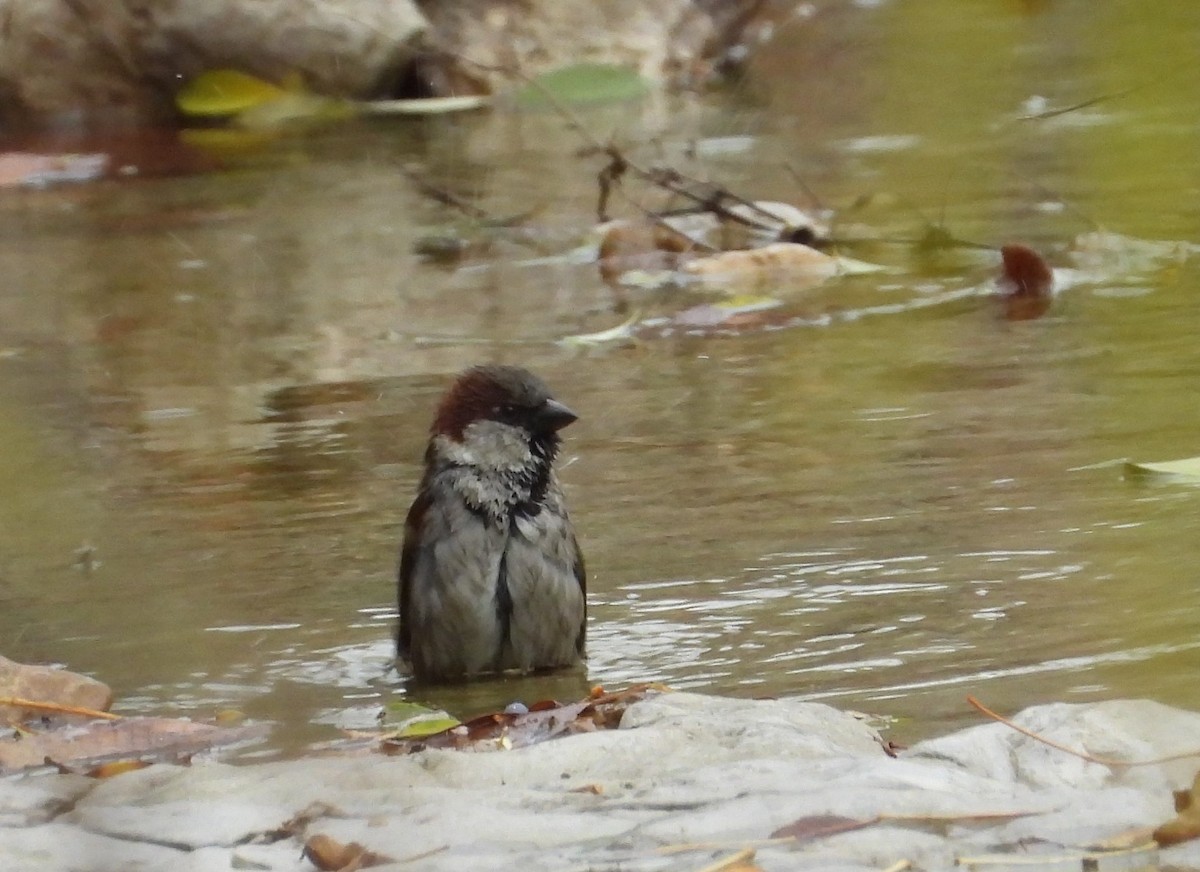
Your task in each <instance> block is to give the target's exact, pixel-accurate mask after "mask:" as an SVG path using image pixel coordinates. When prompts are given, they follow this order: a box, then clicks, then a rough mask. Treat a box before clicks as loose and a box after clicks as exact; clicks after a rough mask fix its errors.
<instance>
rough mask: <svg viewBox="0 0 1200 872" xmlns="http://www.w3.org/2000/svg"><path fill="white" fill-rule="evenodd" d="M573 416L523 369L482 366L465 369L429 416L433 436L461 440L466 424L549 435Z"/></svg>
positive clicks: (535, 377) (572, 419) (571, 419)
mask: <svg viewBox="0 0 1200 872" xmlns="http://www.w3.org/2000/svg"><path fill="white" fill-rule="evenodd" d="M578 417H579V416H578V415H576V414H575V413H574V412H572V411H571V410H570V409H569V408H567V407H566V406H565V405H563V404H562V403H560V402H559V401H558V400H556V399H554V397H553V396H551V394H550V389H549V388H548V387H547V386H546V383H545V382H543V381H542V380H541V379H540V378H538V377H537V376H536V375H534V374H533V373H531V372H529V371H528V370H526V369H522V368H521V367H519V366H504V365H499V364H487V365H483V366H476V367H472V368H471V369H468V370H467V371H466V372H464V373H463V374H462V375H460V376H459V377H458V379H457V380H455V382H454V384H453V385H451V387H450V390H449V391H447V392H446V396H445V397H443V398H442V402H441V404H440V405H439V406H438V410H437V414H436V415H435V416H434V419H433V427H432V433H433V435H435V436H446V437H449V438H451V439H453V440H455V441H461V440H462V438H463V432H464V431H465V430H466V429H467V428H468V427H469V426H471V424H474V423H475V422H477V421H499V422H500V423H503V424H509V425H512V426H514V427H522V428H524V429H525V430H527V431H529V433H530V434H531V435H544V436H550V435H552V434H554V433H557V432H558V431H559V430H561V429H562V428H563V427H566V426H567V425H568V424H570V423H571V422H573V421H575V420H576V419H577V418H578Z"/></svg>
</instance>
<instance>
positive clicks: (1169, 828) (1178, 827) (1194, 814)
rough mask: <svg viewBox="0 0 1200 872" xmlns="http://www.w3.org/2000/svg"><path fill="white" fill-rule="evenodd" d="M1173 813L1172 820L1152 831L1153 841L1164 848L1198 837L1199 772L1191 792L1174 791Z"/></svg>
mask: <svg viewBox="0 0 1200 872" xmlns="http://www.w3.org/2000/svg"><path fill="white" fill-rule="evenodd" d="M1175 811H1177V812H1178V814H1177V815H1175V818H1174V819H1173V820H1169V821H1167V822H1166V823H1165V824H1163V825H1162V826H1161V827H1159V828H1158V829H1156V830H1155V831H1154V841H1156V842H1158V844H1159V845H1160V846H1162V847H1164V848H1165V847H1167V846H1168V845H1178V844H1179V843H1180V842H1187V841H1190V840H1191V839H1195V838H1197V837H1200V772H1197V773H1196V780H1195V781H1193V782H1192V787H1191V790H1177V791H1175Z"/></svg>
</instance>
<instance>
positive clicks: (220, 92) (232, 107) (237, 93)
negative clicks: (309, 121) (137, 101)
mask: <svg viewBox="0 0 1200 872" xmlns="http://www.w3.org/2000/svg"><path fill="white" fill-rule="evenodd" d="M287 94H288V91H286V90H285V89H283V88H281V87H279V86H278V85H275V84H272V83H271V82H268V81H265V80H263V79H260V78H258V77H257V76H251V75H250V74H248V73H243V72H239V71H238V70H208V71H207V72H203V73H201V74H200V75H199V76H197V77H196V78H194V79H192V81H190V82H188V83H187V85H185V86H184V88H183V90H181V91H180V92H179V93H178V94H176V95H175V105H176V106H178V107H179V111H181V112H183V113H184V114H185V115H198V116H204V117H223V116H226V115H236V114H237V113H238V112H244V111H245V110H246V109H250V108H252V107H254V106H261V105H262V104H263V103H270V102H271V101H272V100H278V99H280V98H281V97H284V96H286V95H287Z"/></svg>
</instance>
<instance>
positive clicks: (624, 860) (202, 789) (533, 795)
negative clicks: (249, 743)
mask: <svg viewBox="0 0 1200 872" xmlns="http://www.w3.org/2000/svg"><path fill="white" fill-rule="evenodd" d="M1018 720H1019V721H1020V723H1022V724H1025V725H1026V726H1028V727H1030V728H1031V729H1037V730H1038V731H1039V732H1042V733H1044V734H1047V735H1050V736H1052V737H1054V738H1055V739H1056V740H1059V741H1063V742H1065V743H1067V744H1070V745H1072V746H1075V745H1079V746H1080V747H1087V748H1088V749H1089V750H1091V751H1092V752H1093V753H1102V754H1104V755H1107V756H1113V757H1119V758H1121V759H1134V758H1136V759H1146V758H1149V757H1155V756H1162V755H1165V754H1170V753H1180V752H1182V751H1185V750H1192V749H1193V748H1194V745H1195V736H1196V735H1198V734H1200V733H1198V732H1197V726H1198V725H1200V715H1195V714H1191V713H1188V712H1181V711H1177V710H1174V709H1167V708H1165V707H1163V706H1159V705H1157V704H1155V703H1145V702H1122V703H1101V704H1096V705H1078V706H1060V705H1051V706H1040V707H1037V708H1034V709H1030V710H1028V711H1026V712H1024V713H1022V714H1021V715H1020V716H1019V717H1018ZM1033 745H1034V743H1032V740H1030V739H1028V738H1027V737H1024V736H1021V735H1020V734H1017V733H1015V732H1014V731H1012V730H1011V729H1009V728H1007V727H1003V726H1000V725H989V726H985V727H978V728H974V729H970V730H965V731H963V732H961V733H958V734H955V735H953V736H948V737H945V738H943V739H938V740H934V741H930V742H923V743H921V744H920V745H918V746H916V747H915V748H914V749H913V750H912V751H910V752H909V753H907V754H905V755H903V756H902V757H901V758H900V759H894V758H891V757H888V756H886V755H884V754H883V753H882V751H881V750H880V747H879V744H878V742H877V739H876V736H875V734H874V733H873V732H872V731H871V730H870V729H869V728H867V727H866V726H864V725H863V724H862V723H861V722H860V721H858V720H856V719H855V718H853V717H851V716H849V715H845V714H842V713H840V712H837V711H835V710H833V709H831V708H828V707H826V706H820V705H812V704H806V703H800V702H796V701H790V700H779V701H770V702H747V701H739V700H727V699H716V698H711V697H704V696H700V695H696V694H686V693H677V694H667V695H663V696H659V697H653V698H650V699H647V700H646V701H644V702H641V703H638V704H636V705H634V706H632V707H631V708H630V709H629V711H628V712H627V714H626V717H625V719H624V721H623V723H622V729H620V730H612V731H604V732H596V733H585V734H582V735H576V736H568V737H565V738H561V739H557V740H554V741H551V742H547V743H544V744H541V745H534V746H530V747H526V748H521V749H518V750H512V751H495V752H478V753H475V752H469V751H468V752H464V751H424V752H420V753H417V754H413V755H410V756H406V757H378V756H374V755H372V756H367V757H361V756H360V757H344V758H322V759H310V760H293V761H284V762H274V763H267V764H260V765H251V766H229V765H223V764H207V765H195V766H192V767H188V768H182V767H172V766H162V765H160V766H153V767H150V768H149V769H144V770H140V771H137V772H131V773H127V774H125V775H121V776H118V777H115V778H112V779H109V780H107V781H103V782H99V783H96V784H95V786H94V787H92V788H91V789H90V790H89V789H88V788H87V786H86V785H85V784H81V783H80V781H79V780H77V779H76V780H71V779H61V777H50V778H47V779H45V780H44V781H43V780H40V779H26V780H24V781H20V782H3V783H0V788H2V789H0V810H3V809H5V808H7V809H10V813H9V814H10V816H9V817H8V818H6V819H5V820H6V821H8V822H9V823H10V825H9V826H8V827H0V869H26V868H29V869H34V868H36V869H38V870H46V872H65V870H76V869H79V870H82V869H87V870H89V872H93V870H98V872H107V870H110V869H112V870H114V872H115V870H117V869H120V870H122V872H124V870H126V869H139V868H145V869H158V868H171V869H180V870H185V872H209V870H217V869H221V870H226V869H230V868H240V869H261V870H278V872H301V870H304V872H311V864H309V863H308V862H307V861H304V860H302V859H301V857H300V851H301V848H302V846H303V844H304V842H305V840H306V839H308V838H310V837H312V836H314V835H317V834H320V835H324V836H328V837H330V838H333V839H336V840H338V841H340V842H343V843H345V842H351V841H354V842H359V843H360V844H362V845H364V846H366V847H367V848H368V849H370V850H372V851H375V852H377V853H380V854H383V855H386V856H388V857H390V858H392V859H393V860H394V861H395V862H394V863H389V864H387V865H384V866H380V867H375V868H379V869H381V870H384V872H387V870H396V872H400V870H408V869H421V870H422V872H443V870H444V872H451V870H454V872H459V870H462V869H472V870H492V869H495V870H509V869H513V868H520V869H523V870H531V872H541V870H545V872H551V870H555V872H556V870H561V869H587V868H592V869H618V868H619V869H621V870H622V872H675V870H681V872H683V870H694V869H697V868H701V867H703V866H704V865H705V864H706V863H709V862H712V861H713V860H715V859H718V858H721V857H725V856H728V855H729V854H731V853H733V852H734V851H736V850H737V849H738V848H740V847H742V846H745V845H751V846H755V847H756V850H757V856H756V858H755V862H756V863H757V865H758V866H759V867H760V868H762V869H764V870H767V872H773V870H781V872H782V870H789V872H791V870H814V872H815V870H845V872H861V870H865V869H880V868H885V867H887V866H889V865H891V864H892V863H895V862H896V861H898V860H908V861H910V862H912V863H914V864H917V865H918V866H919V867H921V868H924V869H950V868H952V867H953V866H954V864H955V862H956V860H957V859H958V858H959V857H962V856H977V855H981V854H996V853H999V854H1003V853H1014V854H1015V853H1018V852H1020V853H1022V856H1025V852H1027V851H1028V850H1029V848H1028V846H1030V845H1042V846H1045V849H1046V851H1047V852H1052V853H1056V854H1058V855H1062V856H1070V854H1071V852H1076V853H1079V851H1080V849H1079V848H1078V847H1077V846H1081V845H1087V844H1095V843H1099V842H1103V841H1105V840H1107V839H1111V838H1113V837H1114V836H1117V835H1118V834H1121V833H1124V832H1126V831H1129V830H1130V829H1132V828H1134V827H1142V826H1152V825H1155V824H1157V823H1161V822H1163V821H1165V820H1166V819H1168V818H1169V817H1171V815H1172V810H1171V794H1170V787H1171V786H1181V783H1190V781H1191V774H1192V773H1193V772H1194V770H1195V766H1196V765H1197V762H1196V761H1195V760H1192V761H1184V765H1182V766H1175V765H1174V764H1159V765H1154V766H1146V767H1109V766H1101V765H1098V764H1094V763H1087V762H1085V761H1080V760H1077V759H1075V758H1069V755H1065V754H1063V752H1061V751H1054V752H1053V753H1051V754H1043V753H1042V752H1041V751H1040V750H1039V749H1037V748H1035V747H1034V746H1033ZM1048 750H1052V749H1048ZM1064 757H1066V758H1069V759H1068V760H1063V759H1061V758H1064ZM26 792H27V793H28V794H29V795H28V796H27V797H26V796H24V795H23V794H24V793H26ZM72 802H73V803H74V808H73V810H62V809H65V808H67V807H68V806H70V804H71V803H72ZM56 803H58V804H57V805H56ZM0 813H2V812H0ZM301 813H302V814H301ZM298 814H299V815H300V817H299V818H297V817H296V816H297V815H298ZM48 815H57V816H56V817H55V818H54V820H53V822H52V823H49V824H42V825H36V821H38V820H41V819H44V818H45V817H46V816H48ZM809 819H812V820H809ZM843 819H844V821H848V822H850V823H851V826H849V827H847V828H845V829H844V830H842V831H833V830H828V831H826V834H825V835H820V832H821V827H822V826H829V825H830V824H831V823H833V824H837V823H838V822H839V821H842V820H843ZM289 820H298V821H299V823H296V824H294V825H293V827H294V831H293V832H290V833H289V832H284V831H281V830H280V829H279V828H280V827H281V826H282V825H283V824H284V823H285V822H287V821H289ZM814 822H815V823H814ZM853 822H861V826H854V825H853ZM791 825H797V826H796V827H794V828H793V831H795V832H799V833H801V834H803V837H802V838H799V839H798V840H797V841H794V842H787V843H780V842H778V841H775V842H772V841H770V839H771V838H772V836H773V834H775V833H777V832H779V831H780V830H783V831H784V832H787V831H788V830H787V828H788V827H789V826H791ZM1072 846H1076V847H1072ZM1198 856H1200V854H1197V849H1196V848H1195V847H1194V846H1192V845H1180V846H1178V847H1176V848H1172V849H1170V850H1169V851H1164V852H1163V861H1164V862H1168V861H1169V862H1171V863H1173V864H1175V866H1176V867H1177V868H1200V861H1198V860H1197V857H1198ZM81 864H85V865H81ZM1074 868H1079V866H1078V864H1076V866H1075V867H1074Z"/></svg>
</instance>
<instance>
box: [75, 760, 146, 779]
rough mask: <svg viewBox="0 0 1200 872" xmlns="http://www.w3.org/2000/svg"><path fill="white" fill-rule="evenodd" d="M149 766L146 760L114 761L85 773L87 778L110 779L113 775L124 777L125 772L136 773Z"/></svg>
mask: <svg viewBox="0 0 1200 872" xmlns="http://www.w3.org/2000/svg"><path fill="white" fill-rule="evenodd" d="M149 765H150V761H148V760H114V761H113V762H112V763H101V764H100V765H99V766H93V767H92V768H91V769H89V770H88V771H87V776H88V777H89V778H112V777H113V776H114V775H124V774H125V773H126V772H136V771H137V770H139V769H145V768H146V767H147V766H149Z"/></svg>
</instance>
